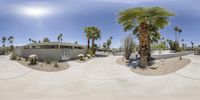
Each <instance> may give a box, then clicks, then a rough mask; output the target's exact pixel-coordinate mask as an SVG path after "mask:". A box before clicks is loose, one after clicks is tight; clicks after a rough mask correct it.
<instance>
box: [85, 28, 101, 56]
mask: <svg viewBox="0 0 200 100" xmlns="http://www.w3.org/2000/svg"><path fill="white" fill-rule="evenodd" d="M84 32H85V33H86V37H87V39H88V47H87V48H88V50H89V49H90V39H92V48H91V50H92V53H93V54H94V53H95V43H94V41H95V40H97V39H100V37H101V30H100V29H98V28H97V27H94V26H90V27H86V28H85V30H84Z"/></svg>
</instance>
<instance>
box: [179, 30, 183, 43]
mask: <svg viewBox="0 0 200 100" xmlns="http://www.w3.org/2000/svg"><path fill="white" fill-rule="evenodd" d="M178 33H179V34H178V42H179V40H180V38H181V33H182V29H180V28H179V29H178Z"/></svg>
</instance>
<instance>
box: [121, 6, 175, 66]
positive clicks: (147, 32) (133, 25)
mask: <svg viewBox="0 0 200 100" xmlns="http://www.w3.org/2000/svg"><path fill="white" fill-rule="evenodd" d="M173 15H174V14H172V13H171V12H169V11H167V10H166V9H164V8H160V7H146V8H145V7H137V8H131V9H127V10H125V11H123V12H121V13H120V14H119V23H120V24H122V25H123V26H124V31H128V30H132V31H133V34H134V35H136V36H137V37H138V39H139V49H140V50H139V54H140V61H139V66H140V67H142V68H144V67H146V66H147V63H148V58H150V51H151V49H150V48H151V47H150V43H151V36H153V35H155V34H159V30H160V29H163V28H164V27H165V26H166V25H168V23H169V21H168V18H169V16H173Z"/></svg>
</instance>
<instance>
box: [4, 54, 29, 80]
mask: <svg viewBox="0 0 200 100" xmlns="http://www.w3.org/2000/svg"><path fill="white" fill-rule="evenodd" d="M30 71H31V69H29V68H26V67H24V66H22V65H21V64H19V63H17V62H16V61H11V60H10V57H9V56H0V80H2V79H9V78H16V77H20V76H23V75H25V74H27V73H28V72H30Z"/></svg>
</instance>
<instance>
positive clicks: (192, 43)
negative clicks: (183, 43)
mask: <svg viewBox="0 0 200 100" xmlns="http://www.w3.org/2000/svg"><path fill="white" fill-rule="evenodd" d="M190 43H191V46H192V51H193V50H194V42H190Z"/></svg>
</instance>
